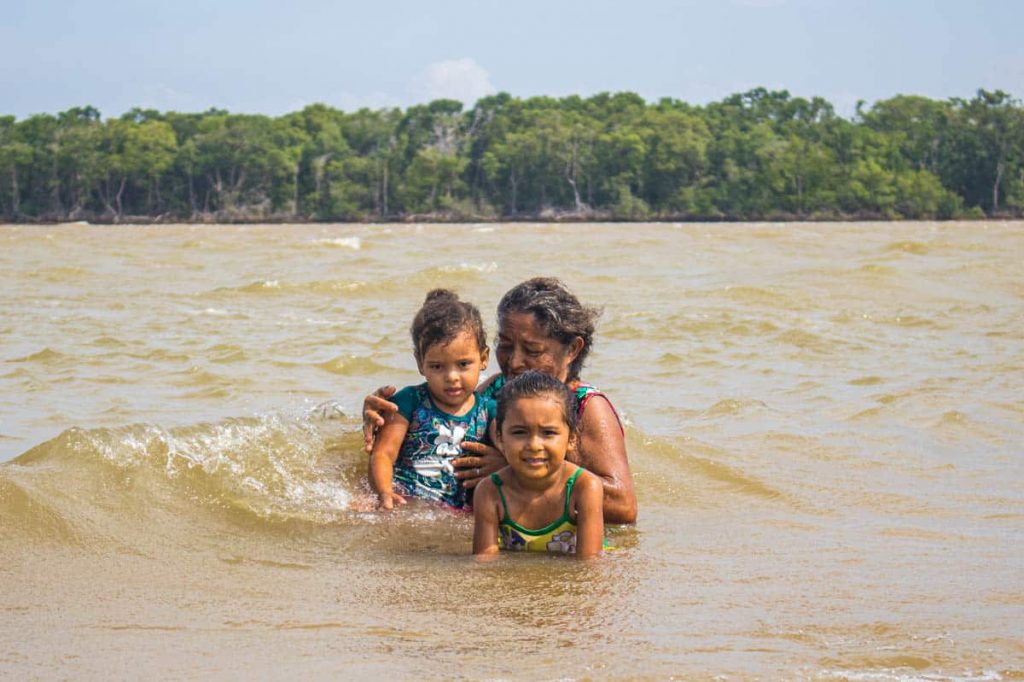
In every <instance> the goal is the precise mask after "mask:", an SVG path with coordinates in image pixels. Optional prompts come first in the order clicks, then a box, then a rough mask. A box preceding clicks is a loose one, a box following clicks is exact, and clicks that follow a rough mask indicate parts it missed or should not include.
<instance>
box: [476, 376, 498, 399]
mask: <svg viewBox="0 0 1024 682" xmlns="http://www.w3.org/2000/svg"><path fill="white" fill-rule="evenodd" d="M504 385H505V376H504V375H503V374H500V373H499V374H493V375H491V376H490V377H488V378H487V379H485V380H484V383H483V384H482V385H480V386H478V387H477V389H476V390H477V393H479V394H480V395H481V396H483V397H484V398H487V399H488V400H495V399H497V397H498V391H500V390H501V387H502V386H504Z"/></svg>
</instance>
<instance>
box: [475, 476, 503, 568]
mask: <svg viewBox="0 0 1024 682" xmlns="http://www.w3.org/2000/svg"><path fill="white" fill-rule="evenodd" d="M473 497H474V499H473V554H474V555H476V556H480V557H488V556H494V555H496V554H497V553H498V521H499V519H498V498H497V488H496V487H495V486H494V482H493V481H491V480H486V481H484V482H483V483H481V484H480V485H479V486H478V487H477V490H476V493H475V494H474V496H473Z"/></svg>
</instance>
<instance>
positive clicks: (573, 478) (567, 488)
mask: <svg viewBox="0 0 1024 682" xmlns="http://www.w3.org/2000/svg"><path fill="white" fill-rule="evenodd" d="M581 471H583V467H576V471H575V472H573V475H572V476H570V477H569V480H568V481H566V482H565V511H563V512H562V519H563V520H565V521H569V520H570V519H569V498H571V497H572V486H573V485H574V484H575V483H576V477H577V476H579V475H580V472H581Z"/></svg>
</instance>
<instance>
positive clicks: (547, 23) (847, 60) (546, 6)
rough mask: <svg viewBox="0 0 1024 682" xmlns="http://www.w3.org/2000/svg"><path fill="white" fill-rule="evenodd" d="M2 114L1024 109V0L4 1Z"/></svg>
mask: <svg viewBox="0 0 1024 682" xmlns="http://www.w3.org/2000/svg"><path fill="white" fill-rule="evenodd" d="M0 17H2V19H0V114H14V115H16V116H18V117H19V118H23V117H25V116H27V115H29V114H32V113H38V112H50V113H55V112H58V111H62V110H64V109H67V108H69V107H72V106H78V105H85V104H91V105H93V106H95V107H97V108H98V109H99V110H100V111H101V112H102V113H103V114H104V116H117V115H120V114H121V113H124V112H125V111H127V110H128V109H130V108H131V107H133V106H144V107H154V108H157V109H160V110H177V111H202V110H205V109H208V108H210V107H213V106H216V107H221V108H225V109H228V110H230V111H233V112H260V113H267V114H272V115H279V114H282V113H285V112H288V111H294V110H296V109H300V108H302V107H303V106H304V105H306V104H310V103H313V102H324V103H326V104H329V105H332V106H335V107H338V108H341V109H345V110H354V109H356V108H359V107H362V106H369V107H371V108H379V107H382V106H401V107H406V106H409V105H410V104H414V103H417V102H424V101H429V100H431V99H434V98H437V97H443V96H447V97H453V98H455V99H461V100H463V101H464V102H465V103H466V105H467V106H470V105H471V104H472V102H473V101H474V100H475V99H476V98H477V97H479V96H481V95H484V94H488V93H492V92H497V91H506V92H510V93H512V94H513V95H516V96H520V97H527V96H531V95H553V96H562V95H568V94H580V95H584V96H586V95H591V94H594V93H597V92H602V91H609V92H617V91H623V90H629V91H633V92H637V93H639V94H640V95H642V96H643V97H645V98H647V99H648V100H652V101H653V100H657V99H658V98H660V97H674V98H677V99H681V100H685V101H688V102H692V103H695V104H704V103H707V102H710V101H713V100H718V99H721V98H722V97H725V96H727V95H729V94H732V93H735V92H742V91H745V90H748V89H750V88H752V87H756V86H765V87H768V88H771V89H786V90H789V91H790V92H791V93H793V94H794V95H799V96H805V97H810V96H813V95H821V96H823V97H825V98H826V99H828V100H829V101H831V102H832V103H833V104H834V105H835V106H836V108H837V109H838V111H839V112H840V113H842V114H844V115H850V114H851V113H852V111H853V107H854V103H855V102H856V101H857V100H858V99H864V100H866V101H867V102H868V103H871V102H874V101H877V100H879V99H884V98H887V97H891V96H893V95H896V94H920V95H925V96H928V97H933V98H939V99H944V98H947V97H970V96H972V95H973V94H974V92H975V91H976V90H977V89H978V88H979V87H983V88H987V89H997V88H999V89H1003V90H1005V91H1007V92H1009V93H1010V94H1012V95H1014V96H1015V97H1018V98H1020V97H1024V38H1022V35H1024V30H1022V27H1024V0H862V1H860V2H854V1H847V2H841V1H839V0H675V1H670V0H632V1H631V2H625V1H622V2H610V1H607V0H587V1H583V0H571V1H561V2H560V1H559V0H544V1H537V0H504V1H502V2H498V1H495V0H450V1H441V0H435V1H433V2H430V1H424V0H377V1H376V2H373V1H372V0H361V1H360V2H346V1H340V0H334V1H328V0H290V1H288V0H245V1H243V0H175V1H173V2H172V1H169V0H161V1H160V2H153V1H151V0H90V1H85V0H2V4H0Z"/></svg>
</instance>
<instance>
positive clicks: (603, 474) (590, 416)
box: [574, 396, 637, 523]
mask: <svg viewBox="0 0 1024 682" xmlns="http://www.w3.org/2000/svg"><path fill="white" fill-rule="evenodd" d="M576 450H577V456H576V458H575V459H574V461H575V463H576V464H579V465H580V466H581V467H583V468H584V469H586V470H587V471H590V472H591V473H593V474H594V475H595V476H597V477H598V478H599V479H601V483H602V484H603V486H604V521H605V523H636V514H637V508H636V493H635V492H634V491H633V475H632V474H631V473H630V472H629V458H628V456H627V455H626V439H625V436H624V435H623V433H622V428H621V427H620V426H619V418H618V417H617V416H616V415H615V410H613V409H612V406H611V403H609V402H608V400H607V399H605V398H604V397H603V396H594V397H593V398H591V399H590V400H589V401H588V402H587V407H586V409H585V410H584V411H583V417H582V419H581V420H580V424H579V444H578V446H577V449H576Z"/></svg>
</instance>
